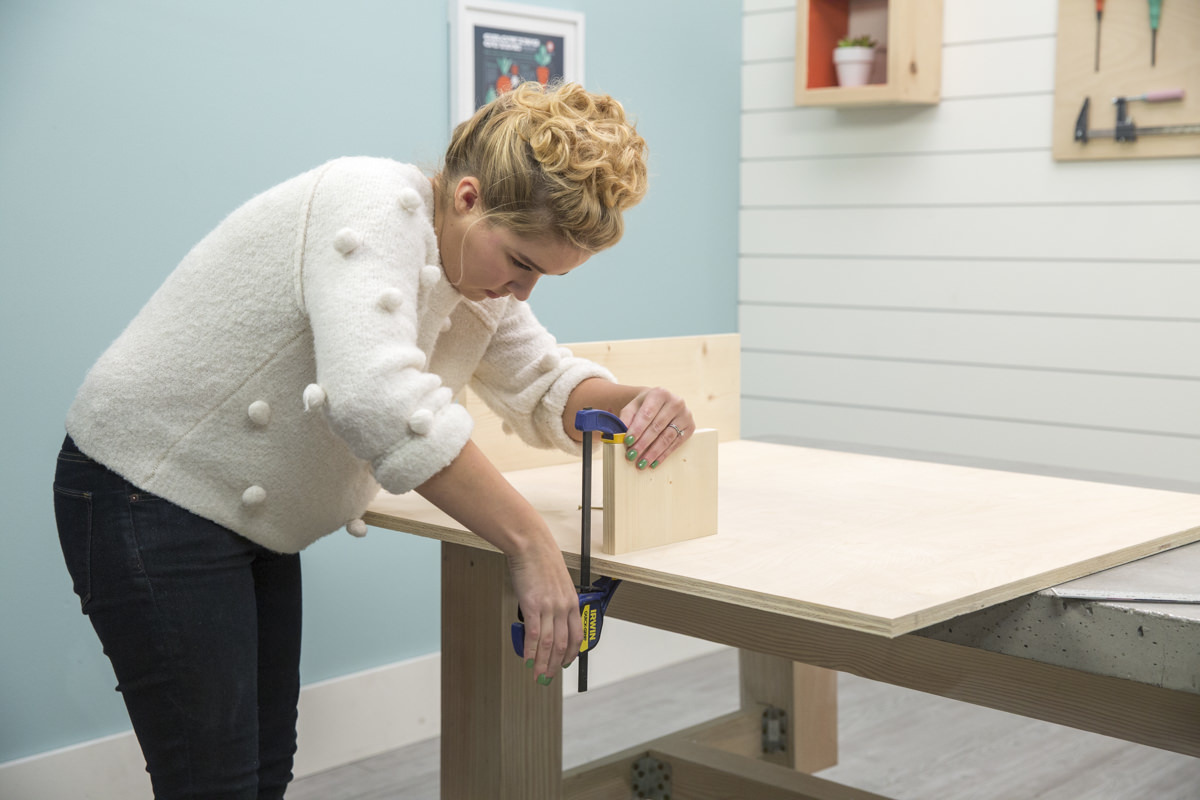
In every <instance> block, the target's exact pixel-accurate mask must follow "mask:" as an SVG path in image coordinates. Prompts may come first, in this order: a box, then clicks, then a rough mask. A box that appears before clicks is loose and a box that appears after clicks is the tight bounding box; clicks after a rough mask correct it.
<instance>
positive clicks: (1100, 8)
mask: <svg viewBox="0 0 1200 800" xmlns="http://www.w3.org/2000/svg"><path fill="white" fill-rule="evenodd" d="M1102 16H1104V0H1096V72H1099V71H1100V18H1101V17H1102Z"/></svg>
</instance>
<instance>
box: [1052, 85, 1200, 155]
mask: <svg viewBox="0 0 1200 800" xmlns="http://www.w3.org/2000/svg"><path fill="white" fill-rule="evenodd" d="M1183 97H1184V92H1183V90H1182V89H1170V90H1167V91H1161V92H1146V93H1145V94H1140V95H1136V96H1133V97H1114V98H1113V103H1114V104H1115V105H1116V107H1117V121H1116V127H1115V128H1111V129H1107V130H1088V116H1089V108H1090V106H1091V98H1085V99H1084V101H1083V108H1081V109H1080V110H1079V117H1078V118H1077V119H1076V120H1075V141H1077V142H1080V143H1082V144H1087V143H1088V140H1090V139H1107V138H1109V137H1112V138H1113V139H1114V140H1115V141H1118V142H1134V141H1137V138H1138V136H1171V135H1179V134H1196V133H1200V123H1195V124H1182V125H1155V126H1151V127H1146V128H1139V127H1138V126H1137V125H1136V124H1135V123H1134V121H1133V120H1132V119H1131V118H1130V116H1129V103H1131V102H1134V101H1140V102H1146V103H1161V102H1166V101H1168V100H1182V99H1183Z"/></svg>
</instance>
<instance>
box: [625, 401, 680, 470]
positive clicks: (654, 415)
mask: <svg viewBox="0 0 1200 800" xmlns="http://www.w3.org/2000/svg"><path fill="white" fill-rule="evenodd" d="M618 416H620V417H621V421H622V422H624V423H625V425H626V426H627V427H628V428H629V435H632V436H633V441H632V442H631V443H629V444H628V445H627V446H626V451H625V457H626V458H627V459H628V460H630V461H632V462H633V463H635V464H636V465H637V468H638V469H645V468H646V467H647V466H649V467H651V468H654V467H657V466H658V465H659V464H660V463H661V462H662V461H663V459H665V458H666V457H667V456H669V455H670V454H671V453H673V452H674V451H675V450H676V449H678V448H679V446H680V445H681V444H683V443H684V442H685V441H687V439H688V437H690V436H691V435H692V434H693V433H695V432H696V423H695V422H694V421H693V420H692V412H691V411H690V410H689V409H688V407H687V403H685V402H684V400H683V398H682V397H680V396H679V395H677V394H673V393H672V392H669V391H667V390H666V389H663V388H662V387H655V388H652V389H642V390H641V391H639V392H638V393H637V395H636V396H635V397H634V398H633V400H631V401H629V403H628V404H626V406H625V407H624V408H622V409H621V413H620V414H619V415H618ZM626 441H627V442H628V441H629V439H628V438H626Z"/></svg>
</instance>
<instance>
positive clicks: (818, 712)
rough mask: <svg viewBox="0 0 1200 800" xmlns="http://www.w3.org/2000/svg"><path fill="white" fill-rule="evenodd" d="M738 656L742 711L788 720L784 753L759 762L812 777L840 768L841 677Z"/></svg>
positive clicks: (749, 652)
mask: <svg viewBox="0 0 1200 800" xmlns="http://www.w3.org/2000/svg"><path fill="white" fill-rule="evenodd" d="M738 656H739V667H740V672H741V687H742V710H743V711H757V712H759V713H761V711H762V710H763V709H764V708H766V709H770V710H774V709H778V710H780V711H782V712H783V714H784V717H783V719H784V727H785V736H784V741H785V742H786V745H785V747H784V749H783V750H782V751H780V752H776V753H764V754H762V755H761V758H763V759H764V760H767V761H771V762H774V763H777V764H782V765H784V766H787V767H791V768H792V769H795V770H799V771H800V772H807V773H810V774H811V773H813V772H817V771H819V770H823V769H826V768H828V767H832V766H834V765H836V764H837V759H838V737H837V673H836V672H834V671H833V670H829V669H822V668H821V667H813V666H809V665H808V664H801V663H800V662H798V661H791V660H789V659H786V658H780V657H779V656H769V655H764V654H762V653H756V652H753V651H752V650H739V651H738Z"/></svg>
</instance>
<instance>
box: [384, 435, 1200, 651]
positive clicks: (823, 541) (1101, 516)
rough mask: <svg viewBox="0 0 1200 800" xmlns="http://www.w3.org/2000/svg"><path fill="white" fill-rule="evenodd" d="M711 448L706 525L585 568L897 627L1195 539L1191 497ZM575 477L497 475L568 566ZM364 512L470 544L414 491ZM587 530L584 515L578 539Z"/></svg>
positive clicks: (1199, 503)
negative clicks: (714, 455) (709, 532)
mask: <svg viewBox="0 0 1200 800" xmlns="http://www.w3.org/2000/svg"><path fill="white" fill-rule="evenodd" d="M719 449H720V456H719V458H720V462H719V466H718V480H719V485H718V490H717V498H718V515H717V518H718V522H717V525H718V535H716V536H709V537H706V538H703V539H696V540H692V541H688V542H680V543H678V544H673V545H670V546H667V547H659V548H655V549H653V550H644V551H638V552H633V553H626V554H623V555H616V556H608V555H600V556H593V567H592V569H593V573H594V574H597V575H609V576H612V577H615V578H629V579H632V580H634V581H637V582H639V583H644V584H646V585H648V586H651V587H659V588H666V589H671V590H675V591H682V592H686V593H688V594H690V595H694V596H698V597H703V598H710V599H714V600H719V601H722V602H726V603H732V604H735V605H740V606H746V607H750V608H760V609H764V610H767V611H771V612H774V613H779V614H784V615H787V616H792V617H796V618H798V619H806V620H812V621H815V622H821V623H826V624H831V625H836V626H840V627H845V628H850V629H854V630H859V631H865V632H869V633H875V634H882V635H885V636H898V635H900V634H903V633H908V632H910V631H913V630H916V629H918V628H921V627H924V626H926V625H931V624H933V623H935V622H941V621H944V620H947V619H950V618H952V617H955V616H958V615H960V614H964V613H967V612H970V611H975V610H977V609H980V608H985V607H988V606H991V605H995V604H997V603H1000V602H1004V601H1005V600H1010V599H1013V598H1016V597H1019V596H1022V595H1025V594H1029V593H1031V592H1035V591H1039V590H1041V589H1045V588H1047V587H1049V586H1053V585H1056V584H1059V583H1063V582H1065V581H1068V580H1072V579H1074V578H1078V577H1082V576H1084V575H1088V574H1091V573H1093V572H1096V571H1098V570H1101V569H1107V568H1109V567H1112V566H1116V565H1117V564H1121V563H1125V562H1128V561H1132V560H1134V559H1137V558H1140V557H1142V556H1145V555H1149V554H1151V553H1155V552H1158V551H1160V550H1166V549H1169V548H1171V547H1176V546H1179V545H1182V544H1187V543H1189V542H1192V541H1196V540H1200V495H1194V494H1186V493H1181V492H1166V491H1158V490H1152V489H1142V488H1136V487H1129V486H1117V485H1112V484H1100V483H1089V482H1085V481H1075V480H1067V479H1062V478H1050V477H1045V476H1038V475H1025V474H1019V473H1008V472H999V471H993V470H983V469H974V468H968V467H959V466H951V465H945V464H934V463H926V462H918V461H907V460H901V459H891V458H882V457H877V456H865V455H858V454H852V453H839V452H833V451H825V450H814V449H808V448H800V447H789V446H786V445H772V444H765V443H762V442H750V441H736V442H725V443H722V444H721V445H720V448H719ZM580 471H581V467H580V465H578V464H573V465H563V466H558V467H543V468H538V469H531V470H523V471H519V472H513V473H509V475H508V477H509V479H510V480H511V482H512V483H513V485H514V486H515V487H516V488H517V489H518V490H519V491H520V492H521V493H522V494H523V495H524V496H525V497H527V498H528V499H529V500H530V502H531V503H532V504H533V505H534V507H535V508H537V509H538V511H539V512H540V513H541V514H542V516H543V517H544V518H545V519H546V521H547V523H548V524H549V525H550V528H551V530H552V531H553V532H554V534H555V537H556V538H557V540H558V543H559V545H560V547H561V548H562V550H563V551H564V553H566V554H567V556H566V557H567V562H568V564H569V565H571V566H577V565H578V552H579V501H580V490H579V482H580ZM594 513H599V512H594ZM365 519H366V521H367V522H368V523H369V524H371V525H377V526H380V527H384V528H395V529H399V530H405V531H409V532H412V533H416V534H420V535H424V536H431V537H434V538H438V539H444V540H448V541H455V542H459V543H463V544H468V545H471V546H474V547H481V548H486V545H485V544H484V543H483V542H482V540H480V539H478V537H476V536H474V535H473V534H471V533H469V532H467V531H466V530H464V529H463V528H462V526H460V525H458V524H457V523H456V522H454V521H453V520H451V519H450V518H449V517H447V516H446V515H444V514H442V513H441V512H440V511H438V510H437V509H436V508H434V507H433V506H432V505H430V504H429V503H426V502H425V501H424V500H422V499H421V498H420V497H417V496H416V495H415V494H410V495H407V496H403V497H395V496H391V495H386V494H383V495H380V496H379V497H378V498H377V499H376V500H375V502H374V503H373V504H372V507H371V509H370V510H369V511H368V513H367V515H366V517H365ZM602 525H603V521H602V520H601V519H599V518H596V517H595V516H594V517H593V536H596V535H597V533H596V532H598V531H602V530H603V528H602ZM598 551H599V543H598V542H595V541H594V542H593V552H594V553H595V552H598Z"/></svg>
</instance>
